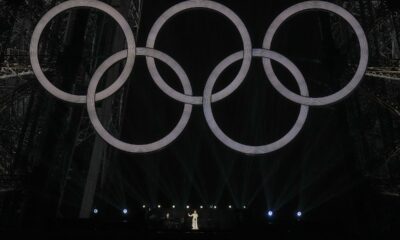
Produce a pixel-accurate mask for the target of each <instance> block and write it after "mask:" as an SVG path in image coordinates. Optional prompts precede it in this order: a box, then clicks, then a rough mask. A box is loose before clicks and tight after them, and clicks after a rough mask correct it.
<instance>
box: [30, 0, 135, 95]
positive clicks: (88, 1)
mask: <svg viewBox="0 0 400 240" xmlns="http://www.w3.org/2000/svg"><path fill="white" fill-rule="evenodd" d="M82 7H89V8H95V9H98V10H100V11H102V12H104V13H106V14H108V15H110V16H111V17H112V18H113V19H114V20H116V21H117V23H118V24H119V25H120V26H121V28H122V31H123V32H124V34H125V37H126V41H127V45H128V58H127V60H126V64H125V68H124V69H123V70H122V73H121V75H120V76H119V77H118V79H117V80H116V81H115V82H114V83H113V84H112V85H111V86H110V87H108V88H107V89H105V90H103V91H102V92H100V93H99V94H98V97H97V100H98V101H99V100H103V99H105V98H108V97H109V96H111V95H112V94H114V93H115V92H116V91H118V89H120V88H121V87H122V85H124V83H125V82H126V80H128V78H129V75H130V74H131V72H132V69H133V65H134V63H135V51H136V43H135V38H134V36H133V32H132V29H131V27H130V26H129V23H128V22H127V21H126V20H125V18H124V17H123V16H122V15H121V14H120V13H119V12H118V11H117V10H115V9H114V8H113V7H111V6H110V5H107V4H105V3H103V2H100V1H97V0H70V1H66V2H63V3H61V4H60V5H57V6H55V7H54V8H52V9H51V10H50V11H48V12H47V13H46V14H45V15H44V16H43V17H42V18H41V19H40V21H39V23H38V24H37V25H36V28H35V30H34V32H33V35H32V38H31V44H30V59H31V65H32V68H33V72H34V73H35V75H36V77H37V79H38V80H39V82H40V84H41V85H42V86H43V87H44V88H45V89H46V90H47V91H48V92H49V93H51V94H52V95H53V96H54V97H56V98H58V99H61V100H64V101H66V102H70V103H85V102H86V96H78V95H74V94H70V93H66V92H64V91H61V90H60V89H58V88H56V87H55V86H54V85H53V84H52V83H51V82H50V81H49V80H48V79H47V77H46V76H45V75H44V73H43V71H42V68H41V67H40V63H39V58H38V48H39V41H40V37H41V35H42V33H43V31H44V29H45V27H46V26H47V24H48V23H49V22H50V21H51V20H52V19H53V18H54V17H56V16H57V15H58V14H60V13H62V12H64V11H66V10H69V9H72V8H82Z"/></svg>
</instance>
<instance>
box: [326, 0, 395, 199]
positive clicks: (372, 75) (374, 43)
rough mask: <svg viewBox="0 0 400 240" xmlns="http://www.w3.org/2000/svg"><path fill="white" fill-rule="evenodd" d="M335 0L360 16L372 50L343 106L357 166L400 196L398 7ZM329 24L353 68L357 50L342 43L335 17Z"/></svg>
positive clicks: (371, 0) (344, 37)
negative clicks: (358, 86) (349, 100)
mask: <svg viewBox="0 0 400 240" xmlns="http://www.w3.org/2000/svg"><path fill="white" fill-rule="evenodd" d="M337 2H338V3H339V4H341V5H342V6H343V7H345V8H347V9H349V10H350V11H351V12H352V13H353V14H354V15H356V16H357V17H358V18H359V19H361V20H362V24H363V27H364V29H365V30H366V32H367V34H368V39H369V43H370V50H371V62H370V67H369V68H368V71H367V73H366V78H367V79H366V81H365V83H364V84H363V86H362V88H361V90H360V91H359V94H358V95H357V96H356V97H354V98H353V99H354V101H352V103H351V105H350V106H349V107H348V110H349V112H348V116H349V121H350V123H351V124H350V125H351V127H352V129H353V137H354V139H356V146H357V150H358V155H359V168H360V170H361V171H362V172H363V173H364V175H365V176H367V177H369V178H371V179H374V181H376V184H377V188H378V189H379V190H378V191H379V192H381V193H384V194H388V195H392V196H393V195H394V196H400V175H399V172H400V171H399V170H400V134H399V133H400V49H399V46H400V35H399V33H400V32H399V31H400V25H399V22H400V12H399V10H396V9H393V8H390V7H389V4H388V2H387V1H385V0H357V1H337ZM332 26H333V30H334V31H335V32H336V33H337V34H334V36H335V41H336V42H337V44H338V46H340V47H341V49H342V50H343V51H348V52H349V54H348V58H349V64H350V65H349V66H350V71H352V70H351V69H352V62H353V59H352V58H353V57H354V56H357V53H356V52H354V50H352V49H349V48H348V47H347V46H346V41H349V40H351V36H352V33H351V32H349V30H348V28H347V27H346V26H344V25H343V24H342V23H340V22H338V21H336V20H335V19H334V20H333V21H332Z"/></svg>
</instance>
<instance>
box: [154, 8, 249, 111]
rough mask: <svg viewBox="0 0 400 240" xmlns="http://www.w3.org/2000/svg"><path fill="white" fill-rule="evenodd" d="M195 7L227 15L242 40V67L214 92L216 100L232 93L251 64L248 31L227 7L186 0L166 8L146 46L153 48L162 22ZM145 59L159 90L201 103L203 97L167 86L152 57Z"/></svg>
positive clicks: (214, 100) (184, 100) (192, 102)
mask: <svg viewBox="0 0 400 240" xmlns="http://www.w3.org/2000/svg"><path fill="white" fill-rule="evenodd" d="M196 8H204V9H209V10H213V11H215V12H217V13H220V14H222V15H224V16H225V17H227V18H228V19H229V20H230V21H231V22H232V23H233V24H234V25H235V27H236V28H237V29H238V31H239V33H240V36H241V38H242V41H243V49H244V50H243V56H244V57H243V63H242V67H241V68H240V71H239V73H238V75H237V76H236V78H235V79H234V80H233V81H232V82H231V83H230V84H229V85H228V86H227V87H226V88H225V89H223V90H221V91H219V92H218V93H216V94H214V95H213V97H212V101H213V102H216V101H219V100H221V99H224V98H226V97H227V96H229V95H230V94H231V93H233V92H234V91H235V90H236V89H237V88H238V87H239V86H240V84H241V83H242V82H243V81H244V79H245V78H246V75H247V72H248V71H249V69H250V64H251V48H252V47H251V39H250V35H249V32H248V31H247V28H246V26H245V25H244V23H243V22H242V20H241V19H240V18H239V17H238V16H237V15H236V14H235V13H234V12H233V11H232V10H230V9H229V8H227V7H225V6H224V5H221V4H219V3H216V2H213V1H207V0H197V1H186V2H182V3H179V4H177V5H175V6H173V7H171V8H170V9H168V10H167V11H166V12H165V13H164V14H162V15H161V16H160V17H159V18H158V20H157V21H156V23H155V24H154V25H153V27H152V28H151V30H150V34H149V37H148V38H147V44H146V46H147V47H148V48H154V45H155V42H156V39H157V36H158V33H159V32H160V30H161V28H162V27H163V26H164V24H165V23H166V22H167V21H168V20H169V19H170V18H171V17H173V16H175V15H176V14H178V13H180V12H182V11H186V10H189V9H196ZM146 60H147V66H148V68H149V70H150V74H151V76H152V77H153V79H154V81H155V82H156V84H157V85H158V87H160V88H161V90H162V91H163V92H164V93H165V94H167V95H168V96H170V97H171V98H173V99H175V100H177V101H179V102H184V103H190V104H194V105H201V104H202V103H203V98H202V97H193V96H187V95H184V94H182V93H179V92H177V91H176V90H175V89H173V88H171V87H170V86H168V84H167V83H166V82H165V81H164V80H163V78H162V77H161V75H160V73H159V72H158V70H157V67H156V64H155V62H154V59H152V58H146Z"/></svg>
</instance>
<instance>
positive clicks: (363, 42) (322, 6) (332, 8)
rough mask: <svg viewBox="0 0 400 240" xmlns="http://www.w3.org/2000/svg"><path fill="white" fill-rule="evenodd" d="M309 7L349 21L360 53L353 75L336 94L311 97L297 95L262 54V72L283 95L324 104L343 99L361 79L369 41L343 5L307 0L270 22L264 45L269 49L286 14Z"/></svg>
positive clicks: (366, 59) (294, 99)
mask: <svg viewBox="0 0 400 240" xmlns="http://www.w3.org/2000/svg"><path fill="white" fill-rule="evenodd" d="M310 10H324V11H328V12H332V13H335V14H337V15H339V16H340V17H342V18H343V19H345V20H346V21H347V22H348V23H349V24H350V25H351V27H352V28H353V30H354V31H355V32H356V35H357V38H358V41H359V43H360V52H361V53H360V62H359V64H358V68H357V71H356V73H355V75H354V77H353V79H352V80H351V81H350V82H349V83H348V84H347V85H346V86H345V87H344V88H343V89H342V90H340V91H339V92H337V93H335V94H332V95H330V96H326V97H321V98H311V97H307V96H300V95H298V94H295V93H293V92H292V91H290V90H289V89H287V88H286V87H285V86H284V85H283V84H282V83H281V82H280V81H279V80H278V77H277V76H276V75H275V73H274V70H273V68H272V64H271V61H270V60H269V59H266V58H265V59H264V60H263V63H264V69H265V72H266V73H267V76H268V79H269V80H270V81H271V83H272V86H274V88H275V89H276V90H277V91H278V92H279V93H280V94H282V95H283V96H284V97H285V98H287V99H289V100H290V101H292V102H295V103H298V104H304V105H308V106H325V105H329V104H333V103H336V102H338V101H340V100H343V99H345V98H346V97H347V96H348V95H350V94H351V93H352V92H353V91H354V90H355V89H356V88H357V86H358V85H359V84H360V83H361V80H362V79H363V77H364V74H365V71H366V70H367V67H368V55H369V53H368V52H369V50H368V41H367V37H366V36H365V33H364V30H363V28H362V27H361V25H360V23H359V22H358V21H357V19H356V18H355V17H353V15H351V14H350V13H349V12H348V11H346V10H345V9H344V8H342V7H340V6H338V5H335V4H332V3H328V2H322V1H308V2H303V3H299V4H296V5H294V6H292V7H290V8H288V9H286V10H285V11H283V12H282V13H281V14H280V15H279V16H278V17H277V18H276V19H275V20H274V21H273V22H272V24H271V26H270V27H269V29H268V31H267V34H266V35H265V38H264V43H263V48H265V49H271V44H272V40H273V38H274V36H275V33H276V32H277V30H278V28H279V27H280V26H281V25H282V24H283V23H284V22H285V21H287V20H288V19H289V18H291V17H293V16H294V15H296V14H299V13H301V12H304V11H310Z"/></svg>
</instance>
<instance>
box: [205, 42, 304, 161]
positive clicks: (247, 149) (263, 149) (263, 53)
mask: <svg viewBox="0 0 400 240" xmlns="http://www.w3.org/2000/svg"><path fill="white" fill-rule="evenodd" d="M253 56H254V57H261V58H264V59H265V58H268V59H272V60H275V61H277V62H279V63H280V64H282V65H283V66H284V67H286V68H287V69H288V70H289V72H290V73H291V74H292V75H293V76H294V78H295V79H296V82H297V84H298V85H299V88H300V92H301V94H302V95H304V96H308V89H307V84H306V83H305V80H304V77H303V74H302V73H301V72H300V70H299V69H298V68H297V67H296V66H295V65H294V64H293V63H292V62H291V61H290V60H289V59H287V58H286V57H284V56H282V55H280V54H279V53H276V52H272V51H269V50H265V49H254V50H253ZM242 58H243V52H237V53H235V54H233V55H231V56H229V57H227V58H226V59H225V60H223V61H222V62H221V63H220V64H219V65H218V66H217V67H216V68H215V69H214V71H213V72H212V73H211V76H210V78H209V79H208V81H207V83H206V87H205V90H204V97H203V99H204V102H203V109H204V115H205V117H206V120H207V123H208V126H210V129H211V131H212V132H213V133H214V135H215V136H216V137H217V138H218V139H219V140H220V141H221V142H222V143H224V144H225V145H226V146H228V147H230V148H231V149H233V150H236V151H238V152H241V153H245V154H252V155H256V154H265V153H270V152H273V151H276V150H278V149H280V148H282V147H284V146H285V145H286V144H288V143H289V142H291V141H292V140H293V139H294V138H295V137H296V136H297V134H299V132H300V130H301V129H302V128H303V126H304V123H305V121H306V119H307V115H308V106H304V105H302V106H301V109H300V113H299V116H298V118H297V120H296V123H295V124H294V126H293V128H292V129H291V130H290V131H289V132H288V133H287V134H286V135H285V136H284V137H282V138H281V139H279V140H278V141H276V142H273V143H270V144H267V145H264V146H248V145H244V144H241V143H238V142H236V141H234V140H232V139H231V138H229V137H228V136H226V135H225V133H223V132H222V130H221V129H220V128H219V127H218V124H217V123H216V121H215V119H214V116H213V113H212V110H211V94H212V90H213V88H214V84H215V82H216V81H217V79H218V77H219V76H220V75H221V73H222V72H223V71H224V70H225V69H226V68H227V67H229V66H230V65H231V64H233V63H235V62H236V61H238V60H240V59H242Z"/></svg>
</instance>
